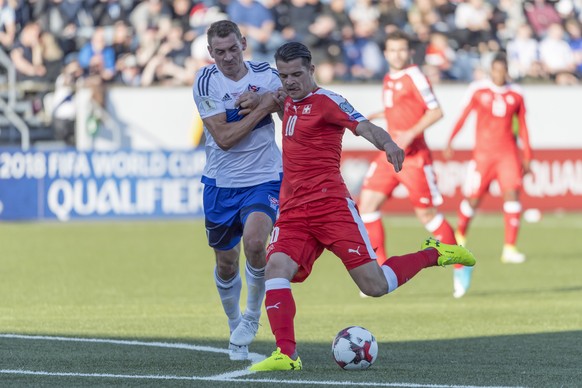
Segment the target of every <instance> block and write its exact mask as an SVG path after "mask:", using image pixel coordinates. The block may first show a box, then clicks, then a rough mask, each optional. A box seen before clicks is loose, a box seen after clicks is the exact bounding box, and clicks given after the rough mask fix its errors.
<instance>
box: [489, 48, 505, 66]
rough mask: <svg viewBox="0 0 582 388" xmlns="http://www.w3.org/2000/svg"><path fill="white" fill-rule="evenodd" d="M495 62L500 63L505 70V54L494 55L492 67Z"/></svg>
mask: <svg viewBox="0 0 582 388" xmlns="http://www.w3.org/2000/svg"><path fill="white" fill-rule="evenodd" d="M495 62H499V63H502V64H503V65H504V66H505V67H506V68H507V67H508V63H507V54H505V53H504V52H498V53H497V54H495V57H493V60H492V61H491V65H492V66H493V64H494V63H495Z"/></svg>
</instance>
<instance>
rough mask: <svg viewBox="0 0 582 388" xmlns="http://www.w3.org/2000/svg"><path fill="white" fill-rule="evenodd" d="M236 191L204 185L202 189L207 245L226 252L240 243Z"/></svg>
mask: <svg viewBox="0 0 582 388" xmlns="http://www.w3.org/2000/svg"><path fill="white" fill-rule="evenodd" d="M237 192H238V189H229V188H221V187H216V186H209V185H206V186H205V187H204V194H203V205H204V224H205V227H206V237H207V239H208V245H210V246H211V247H212V248H214V249H216V250H220V251H228V250H230V249H232V248H234V247H235V246H237V245H238V243H239V242H240V239H241V236H242V232H243V224H242V222H241V220H240V216H239V212H240V202H239V201H238V200H237V198H238V195H237Z"/></svg>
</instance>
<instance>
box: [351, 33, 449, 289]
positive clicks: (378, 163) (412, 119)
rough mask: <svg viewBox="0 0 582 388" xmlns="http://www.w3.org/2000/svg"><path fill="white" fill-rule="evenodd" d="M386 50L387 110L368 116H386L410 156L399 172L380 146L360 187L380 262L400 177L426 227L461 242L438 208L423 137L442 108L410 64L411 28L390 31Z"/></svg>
mask: <svg viewBox="0 0 582 388" xmlns="http://www.w3.org/2000/svg"><path fill="white" fill-rule="evenodd" d="M384 55H385V57H386V60H387V61H388V64H389V65H390V70H389V72H388V73H387V74H386V75H385V76H384V81H383V103H384V110H383V111H381V112H377V113H374V114H372V115H370V116H369V117H368V119H370V120H373V119H377V118H381V117H384V118H385V119H386V122H387V124H388V126H387V127H388V131H389V132H390V134H391V135H392V136H393V137H394V141H395V142H396V144H398V145H399V146H400V148H402V149H403V150H404V151H405V153H406V159H405V160H404V165H403V169H402V172H400V173H398V174H397V173H396V172H395V171H394V169H393V168H390V166H389V164H388V161H387V160H386V156H385V155H384V153H383V152H379V153H378V157H377V158H376V159H375V160H374V161H373V162H372V164H371V165H370V168H369V170H368V173H367V174H366V178H365V180H364V183H363V186H362V191H361V193H360V200H359V204H358V207H359V209H360V212H361V214H362V220H363V221H364V223H365V225H366V230H367V231H368V235H369V236H370V241H371V243H372V247H374V248H375V249H376V255H377V260H378V263H379V264H382V263H383V262H384V261H386V258H387V255H386V249H385V235H384V226H383V224H382V214H381V212H380V208H381V206H382V204H383V203H384V201H386V199H387V198H388V197H390V196H391V195H392V192H393V191H394V189H395V188H396V186H398V184H400V183H401V184H403V185H404V186H405V187H406V189H407V190H408V196H409V199H410V202H411V203H412V206H413V207H414V211H415V213H416V216H417V217H418V219H419V220H420V222H422V224H423V225H424V227H425V228H426V229H427V230H428V231H429V232H430V233H432V234H433V236H434V237H435V238H436V239H438V240H440V241H442V242H444V243H446V244H456V243H457V242H456V240H455V234H454V232H453V228H452V227H451V225H450V224H449V223H448V222H447V220H446V219H445V217H444V216H443V214H442V213H439V211H438V209H437V206H438V205H440V204H442V202H443V197H442V196H441V194H440V193H439V191H438V187H437V183H436V176H435V173H434V169H433V167H432V156H431V153H430V150H429V149H428V146H427V145H426V141H425V140H424V131H426V130H427V129H428V128H429V127H430V126H431V125H433V124H434V123H436V122H437V121H438V120H440V119H441V117H443V112H442V110H441V107H440V105H439V103H438V101H437V99H436V97H435V95H434V93H433V91H432V87H431V85H430V83H429V81H428V79H427V78H426V77H425V75H424V74H422V72H421V71H420V69H419V68H418V66H416V65H413V64H411V56H412V53H411V50H410V39H409V37H408V35H407V34H405V33H404V32H402V31H400V30H396V31H393V32H391V33H390V34H388V36H387V39H386V49H385V51H384ZM362 296H364V295H362Z"/></svg>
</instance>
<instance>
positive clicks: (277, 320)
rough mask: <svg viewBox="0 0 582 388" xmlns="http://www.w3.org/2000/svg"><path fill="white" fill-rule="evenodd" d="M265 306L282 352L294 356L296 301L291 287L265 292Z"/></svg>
mask: <svg viewBox="0 0 582 388" xmlns="http://www.w3.org/2000/svg"><path fill="white" fill-rule="evenodd" d="M265 308H266V309H267V316H268V317H269V323H270V325H271V331H272V332H273V334H274V335H275V341H276V343H277V347H279V348H281V353H283V354H286V355H288V356H290V357H291V356H292V355H293V353H295V349H296V342H295V328H294V325H293V319H294V318H295V301H294V300H293V294H292V293H291V289H290V288H282V289H276V290H268V291H267V293H266V294H265Z"/></svg>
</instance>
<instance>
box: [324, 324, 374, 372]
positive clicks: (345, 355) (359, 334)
mask: <svg viewBox="0 0 582 388" xmlns="http://www.w3.org/2000/svg"><path fill="white" fill-rule="evenodd" d="M331 352H332V355H333V359H334V360H335V362H337V364H338V365H339V366H340V368H342V369H345V370H363V369H368V368H369V367H370V365H372V364H373V363H374V361H376V358H377V357H378V343H377V342H376V338H374V336H373V335H372V333H370V332H369V331H368V330H366V329H364V328H363V327H360V326H350V327H346V328H345V329H343V330H341V331H340V332H339V333H337V335H336V336H335V339H334V340H333V343H332V344H331Z"/></svg>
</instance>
